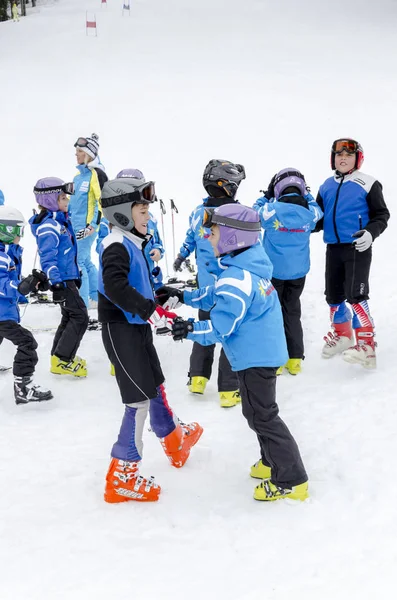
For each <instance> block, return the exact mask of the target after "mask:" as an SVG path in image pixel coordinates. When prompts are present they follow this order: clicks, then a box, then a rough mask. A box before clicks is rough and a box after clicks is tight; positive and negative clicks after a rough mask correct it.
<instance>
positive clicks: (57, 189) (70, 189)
mask: <svg viewBox="0 0 397 600" xmlns="http://www.w3.org/2000/svg"><path fill="white" fill-rule="evenodd" d="M33 191H34V193H35V194H42V195H47V194H61V193H62V192H64V193H65V194H67V195H68V196H73V194H74V183H73V181H70V182H69V183H63V184H62V185H54V186H51V187H47V188H38V187H34V188H33Z"/></svg>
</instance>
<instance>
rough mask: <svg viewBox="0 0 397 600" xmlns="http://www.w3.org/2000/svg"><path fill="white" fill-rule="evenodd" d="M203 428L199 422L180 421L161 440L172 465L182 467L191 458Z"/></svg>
mask: <svg viewBox="0 0 397 600" xmlns="http://www.w3.org/2000/svg"><path fill="white" fill-rule="evenodd" d="M203 431H204V430H203V428H202V427H201V425H199V424H198V423H187V424H186V423H181V422H180V423H179V424H178V425H177V426H176V427H175V429H174V431H171V433H169V434H168V435H167V436H166V437H165V438H161V439H160V442H161V445H162V446H163V448H164V452H165V454H166V456H167V457H168V460H169V461H170V463H171V465H172V466H173V467H176V468H177V469H180V468H181V467H183V465H184V464H185V462H186V461H187V459H188V458H189V454H190V450H191V448H193V446H194V445H195V444H197V442H198V441H199V439H200V437H201V434H202V433H203Z"/></svg>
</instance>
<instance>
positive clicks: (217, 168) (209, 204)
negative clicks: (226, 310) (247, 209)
mask: <svg viewBox="0 0 397 600" xmlns="http://www.w3.org/2000/svg"><path fill="white" fill-rule="evenodd" d="M243 179H245V170H244V167H243V166H242V165H239V164H234V163H232V162H230V161H226V160H216V159H214V160H210V162H209V163H208V164H207V166H206V167H205V169H204V174H203V186H204V188H205V191H206V192H207V194H208V197H207V198H205V199H204V200H203V202H202V204H200V205H199V206H197V207H196V208H195V209H194V211H193V212H192V213H191V215H190V218H189V228H188V230H187V232H186V238H185V241H184V242H183V244H182V246H181V249H180V251H179V254H178V256H177V258H176V260H175V262H174V271H181V270H182V269H181V265H182V264H183V263H184V261H185V260H186V259H187V258H188V257H189V256H190V254H191V253H192V252H194V253H195V258H196V264H197V283H198V287H199V288H200V287H204V286H207V285H213V284H214V283H215V281H216V277H217V272H218V269H219V266H218V264H217V261H216V258H215V256H214V253H213V250H212V248H211V244H210V243H209V240H208V238H209V235H210V231H209V229H208V228H206V227H204V226H203V216H204V212H205V210H206V209H207V208H215V207H219V206H223V205H225V204H234V203H236V202H237V198H236V194H237V190H238V188H239V185H240V183H241V181H243ZM208 318H209V314H208V311H206V310H203V309H201V308H200V310H199V319H200V320H203V321H206V320H207V319H208ZM214 352H215V344H212V345H208V346H205V347H204V346H202V345H201V344H198V343H195V344H193V348H192V353H191V355H190V365H189V372H188V377H189V379H188V386H189V391H190V392H191V393H193V394H204V391H205V388H206V385H207V383H208V380H209V379H210V377H211V374H212V364H213V361H214ZM217 383H218V394H219V400H220V405H221V407H223V408H230V407H232V406H236V404H237V403H238V402H239V401H240V395H239V392H238V379H237V377H236V375H235V374H234V373H233V371H232V369H231V368H230V364H229V361H228V359H227V357H226V355H225V352H224V350H223V348H222V350H221V353H220V357H219V366H218V382H217Z"/></svg>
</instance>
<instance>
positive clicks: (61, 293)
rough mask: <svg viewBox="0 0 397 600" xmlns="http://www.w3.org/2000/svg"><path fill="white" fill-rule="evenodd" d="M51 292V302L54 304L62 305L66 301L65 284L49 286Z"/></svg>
mask: <svg viewBox="0 0 397 600" xmlns="http://www.w3.org/2000/svg"><path fill="white" fill-rule="evenodd" d="M51 291H52V301H53V302H54V303H55V304H62V303H63V302H65V300H66V287H65V284H64V283H63V282H62V283H54V285H52V286H51Z"/></svg>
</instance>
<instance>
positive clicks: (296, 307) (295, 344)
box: [272, 277, 306, 358]
mask: <svg viewBox="0 0 397 600" xmlns="http://www.w3.org/2000/svg"><path fill="white" fill-rule="evenodd" d="M305 281H306V277H300V278H299V279H288V280H283V279H276V278H275V277H273V279H272V284H273V285H274V287H275V288H276V290H277V294H278V299H279V300H280V304H281V308H282V311H283V319H284V331H285V337H286V339H287V347H288V356H289V357H290V358H303V356H304V346H303V330H302V323H301V301H300V297H301V294H302V292H303V288H304V287H305Z"/></svg>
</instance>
